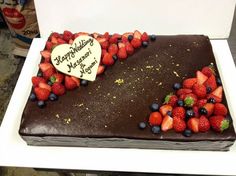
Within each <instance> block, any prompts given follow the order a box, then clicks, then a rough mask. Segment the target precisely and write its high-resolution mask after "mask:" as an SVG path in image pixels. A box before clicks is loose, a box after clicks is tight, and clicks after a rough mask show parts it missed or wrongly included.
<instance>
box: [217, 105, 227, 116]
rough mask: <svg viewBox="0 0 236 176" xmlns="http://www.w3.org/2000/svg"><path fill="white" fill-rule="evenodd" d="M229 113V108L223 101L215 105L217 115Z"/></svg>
mask: <svg viewBox="0 0 236 176" xmlns="http://www.w3.org/2000/svg"><path fill="white" fill-rule="evenodd" d="M227 113H228V110H227V108H226V106H225V105H224V104H222V103H216V104H215V107H214V114H215V115H222V116H226V115H227Z"/></svg>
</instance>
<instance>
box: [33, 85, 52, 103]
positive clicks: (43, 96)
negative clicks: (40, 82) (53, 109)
mask: <svg viewBox="0 0 236 176" xmlns="http://www.w3.org/2000/svg"><path fill="white" fill-rule="evenodd" d="M34 93H35V95H36V97H37V99H38V100H43V101H44V100H47V99H48V97H49V95H50V91H49V90H47V89H44V88H40V87H35V88H34Z"/></svg>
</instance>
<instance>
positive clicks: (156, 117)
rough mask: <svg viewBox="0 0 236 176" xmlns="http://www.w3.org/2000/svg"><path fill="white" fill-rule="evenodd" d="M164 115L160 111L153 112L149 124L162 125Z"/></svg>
mask: <svg viewBox="0 0 236 176" xmlns="http://www.w3.org/2000/svg"><path fill="white" fill-rule="evenodd" d="M161 122H162V115H161V114H160V113H159V112H152V113H151V114H150V116H149V124H150V125H151V126H154V125H161Z"/></svg>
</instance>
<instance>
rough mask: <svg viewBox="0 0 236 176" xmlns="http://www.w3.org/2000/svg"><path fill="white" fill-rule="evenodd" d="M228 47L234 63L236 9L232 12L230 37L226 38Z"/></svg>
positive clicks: (235, 57) (235, 55) (235, 50)
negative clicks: (232, 19)
mask: <svg viewBox="0 0 236 176" xmlns="http://www.w3.org/2000/svg"><path fill="white" fill-rule="evenodd" d="M228 42H229V47H230V50H231V53H232V55H233V58H234V63H235V64H236V11H235V13H234V21H233V26H232V29H231V33H230V37H229V39H228Z"/></svg>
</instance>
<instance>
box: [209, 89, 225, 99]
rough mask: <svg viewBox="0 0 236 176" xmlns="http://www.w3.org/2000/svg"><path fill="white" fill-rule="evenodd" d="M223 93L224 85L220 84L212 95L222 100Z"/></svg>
mask: <svg viewBox="0 0 236 176" xmlns="http://www.w3.org/2000/svg"><path fill="white" fill-rule="evenodd" d="M222 93H223V87H222V86H219V87H217V88H216V89H215V90H214V91H213V92H212V93H211V95H214V96H216V97H217V98H219V99H220V100H221V101H222Z"/></svg>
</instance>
